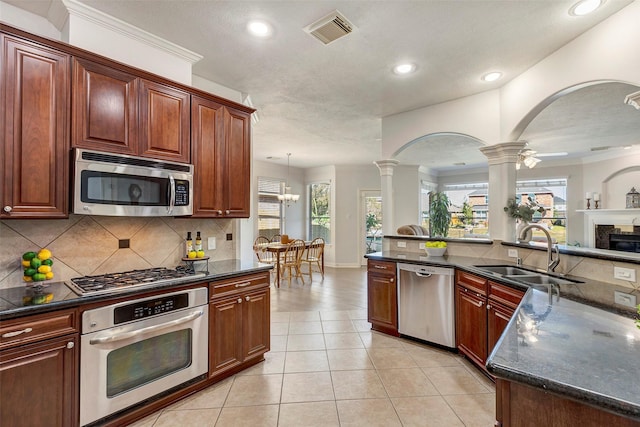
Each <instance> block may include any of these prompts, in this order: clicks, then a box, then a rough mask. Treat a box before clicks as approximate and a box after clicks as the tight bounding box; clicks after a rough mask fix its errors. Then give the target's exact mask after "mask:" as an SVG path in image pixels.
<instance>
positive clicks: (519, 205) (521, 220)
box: [504, 195, 546, 242]
mask: <svg viewBox="0 0 640 427" xmlns="http://www.w3.org/2000/svg"><path fill="white" fill-rule="evenodd" d="M519 199H520V198H517V197H512V198H510V199H508V200H507V206H505V207H504V211H505V212H506V213H507V214H508V215H509V216H510V217H511V218H515V219H516V221H517V226H516V238H517V239H518V240H519V241H520V242H528V241H530V240H531V238H532V237H533V232H532V230H528V231H527V233H526V235H525V236H522V237H523V238H520V231H521V230H522V229H523V228H524V227H526V226H527V225H529V224H530V223H531V221H532V220H533V216H534V215H535V214H536V213H538V214H540V216H544V213H545V211H546V209H545V208H544V206H542V205H540V204H539V203H537V202H536V201H535V195H534V196H533V197H532V196H530V195H529V196H527V200H526V201H521V200H519Z"/></svg>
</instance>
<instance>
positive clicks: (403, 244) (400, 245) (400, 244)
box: [398, 242, 407, 248]
mask: <svg viewBox="0 0 640 427" xmlns="http://www.w3.org/2000/svg"><path fill="white" fill-rule="evenodd" d="M398 247H399V248H406V247H407V242H398Z"/></svg>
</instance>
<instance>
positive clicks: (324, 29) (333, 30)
mask: <svg viewBox="0 0 640 427" xmlns="http://www.w3.org/2000/svg"><path fill="white" fill-rule="evenodd" d="M354 28H355V27H354V25H353V24H352V23H351V22H349V21H348V20H347V18H345V17H344V15H342V14H341V13H340V12H338V11H337V10H334V11H333V12H331V13H330V14H328V15H327V16H325V17H323V18H321V19H319V20H318V21H316V22H314V23H313V24H310V25H308V26H306V27H305V28H304V30H305V31H306V32H307V33H309V34H311V35H312V36H314V37H315V38H317V39H318V40H320V41H321V42H322V43H324V44H329V43H331V42H332V41H334V40H337V39H339V38H340V37H343V36H346V35H347V34H349V33H350V32H352V31H353V29H354Z"/></svg>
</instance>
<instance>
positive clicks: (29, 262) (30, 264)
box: [21, 249, 53, 283]
mask: <svg viewBox="0 0 640 427" xmlns="http://www.w3.org/2000/svg"><path fill="white" fill-rule="evenodd" d="M51 256H52V254H51V251H50V250H49V249H40V250H39V251H38V252H34V251H28V252H25V253H23V254H22V260H21V261H22V267H23V269H24V275H23V276H22V280H23V281H25V282H27V283H33V282H44V281H45V280H51V279H53V271H52V268H51V267H52V266H53V258H51Z"/></svg>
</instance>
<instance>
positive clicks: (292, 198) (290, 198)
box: [278, 153, 300, 206]
mask: <svg viewBox="0 0 640 427" xmlns="http://www.w3.org/2000/svg"><path fill="white" fill-rule="evenodd" d="M290 157H291V153H287V181H286V183H285V185H284V194H278V200H280V203H286V204H287V206H289V204H290V203H291V202H294V203H295V202H297V201H298V199H299V198H300V195H299V194H292V193H291V187H289V158H290Z"/></svg>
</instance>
